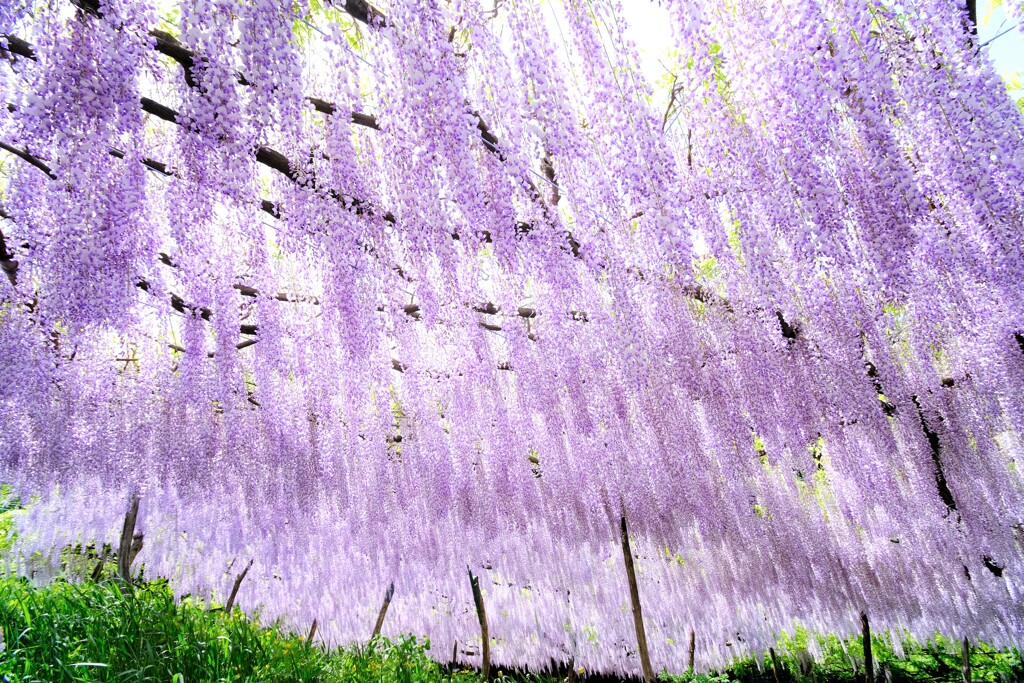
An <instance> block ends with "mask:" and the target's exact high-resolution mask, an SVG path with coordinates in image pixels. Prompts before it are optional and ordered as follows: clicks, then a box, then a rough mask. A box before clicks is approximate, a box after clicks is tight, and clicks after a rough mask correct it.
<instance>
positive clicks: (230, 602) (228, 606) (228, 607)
mask: <svg viewBox="0 0 1024 683" xmlns="http://www.w3.org/2000/svg"><path fill="white" fill-rule="evenodd" d="M252 562H253V561H252V560H249V564H247V565H245V569H243V570H242V572H241V573H240V574H239V575H238V576H236V577H235V585H234V586H232V587H231V595H229V596H228V601H227V602H226V603H224V611H225V612H227V613H228V614H231V608H232V607H234V606H235V598H236V597H237V596H238V587H239V586H241V585H242V579H244V578H245V575H246V574H248V573H249V567H251V566H252Z"/></svg>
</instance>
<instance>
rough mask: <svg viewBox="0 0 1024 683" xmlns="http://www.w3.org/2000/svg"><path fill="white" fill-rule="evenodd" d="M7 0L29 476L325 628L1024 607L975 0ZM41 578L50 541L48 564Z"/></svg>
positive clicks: (580, 637) (1021, 303) (1021, 275)
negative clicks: (654, 59) (135, 521)
mask: <svg viewBox="0 0 1024 683" xmlns="http://www.w3.org/2000/svg"><path fill="white" fill-rule="evenodd" d="M639 1H641V0H629V2H625V3H620V2H618V1H617V0H559V1H557V2H552V1H551V0H504V1H501V0H499V1H498V2H494V3H492V2H491V1H490V0H485V1H484V2H483V4H482V5H478V4H477V3H475V2H473V0H446V1H444V2H440V1H438V0H390V2H388V3H387V4H386V5H384V4H382V5H381V6H380V7H377V6H372V5H368V4H366V3H365V2H363V1H362V0H347V1H345V2H343V1H342V0H310V1H309V3H308V4H306V3H305V2H297V3H285V2H276V1H275V0H194V1H190V2H181V3H178V4H173V5H172V4H170V3H154V2H152V0H140V1H133V0H100V2H95V1H89V0H75V1H74V2H72V1H71V0H48V1H46V2H41V3H34V4H30V3H28V2H25V1H23V0H3V2H2V5H0V7H2V9H0V22H2V25H0V35H5V36H6V37H5V38H2V39H0V46H2V48H3V52H2V55H3V56H4V58H5V61H6V64H5V65H4V66H3V75H2V76H0V78H2V81H0V84H2V85H0V88H2V90H3V93H4V97H5V102H6V110H5V113H4V117H3V120H2V121H3V122H2V125H0V142H2V143H3V149H4V150H6V152H7V155H6V158H5V160H4V161H3V183H2V191H3V194H2V198H3V209H2V210H3V214H2V215H3V219H4V220H3V221H2V230H3V238H4V241H3V242H2V243H0V265H2V266H3V270H4V272H5V273H6V274H7V279H6V281H4V282H3V283H0V297H2V304H0V376H2V378H3V381H2V382H0V480H3V481H7V482H13V483H14V485H15V487H16V489H17V490H18V491H19V492H20V493H21V494H22V495H23V496H24V497H26V498H27V497H29V496H35V500H36V501H37V502H36V503H35V504H34V505H32V506H31V507H30V509H29V511H28V512H27V513H26V515H25V516H24V517H23V518H22V520H21V523H20V525H21V533H20V536H19V540H20V543H21V548H22V551H23V552H24V557H26V558H29V559H27V560H26V562H28V561H30V558H31V553H32V552H34V551H42V552H43V553H44V554H45V555H48V554H51V553H56V552H58V551H60V549H61V548H64V547H67V546H68V545H69V544H81V543H92V542H93V541H94V540H96V541H98V542H100V543H103V542H108V543H115V544H116V540H117V533H118V531H119V529H120V526H121V519H122V517H123V516H124V514H125V509H126V506H127V501H128V500H129V497H130V496H131V495H132V494H137V495H138V496H139V497H140V498H141V507H140V513H139V529H140V530H141V531H142V532H143V533H144V536H145V545H144V548H143V550H142V552H141V554H140V555H139V559H138V563H139V564H142V565H144V567H145V572H146V574H147V575H162V576H167V577H169V578H170V579H171V580H172V583H173V585H174V586H175V588H176V590H178V591H179V592H181V593H194V594H199V595H210V594H211V592H212V594H213V596H214V597H216V598H217V599H220V600H223V598H224V595H225V594H226V593H227V591H228V590H229V589H230V586H231V583H232V580H233V578H234V575H235V574H236V573H237V571H238V567H239V566H242V565H244V564H246V563H248V562H249V561H250V560H252V561H253V564H252V567H251V571H250V572H249V575H248V578H247V579H246V583H245V585H244V586H243V587H242V589H241V592H240V595H239V603H240V604H243V606H248V607H255V606H257V605H258V606H261V608H262V614H263V615H264V616H266V617H269V618H273V617H278V616H280V617H281V618H283V619H284V620H286V621H287V622H288V623H291V624H294V625H295V626H296V627H297V628H303V627H304V625H308V624H309V623H310V622H311V621H312V620H313V619H314V618H315V619H317V620H318V623H319V625H320V630H319V634H320V636H321V637H323V638H324V639H326V640H328V641H331V642H339V641H348V640H353V639H364V638H366V637H367V636H368V635H369V631H370V628H371V626H372V624H373V619H374V616H375V614H376V610H377V608H378V606H379V604H380V600H381V598H382V597H383V594H384V591H385V589H386V587H387V586H388V585H389V584H390V583H391V582H394V585H395V596H394V603H393V606H392V608H391V612H389V614H388V620H387V622H386V623H385V626H384V631H385V633H397V632H400V631H413V632H417V633H424V634H428V635H429V636H430V637H431V639H432V642H433V644H434V651H435V653H436V654H437V656H438V657H441V658H447V657H448V656H449V655H448V654H447V653H451V652H452V650H453V646H455V643H456V642H457V643H458V644H459V645H458V647H456V656H457V657H459V658H460V659H465V660H466V661H479V660H478V659H476V660H474V657H476V656H477V655H476V654H475V653H477V652H478V649H479V645H480V636H479V632H478V630H477V629H476V627H475V616H474V613H473V607H472V604H473V603H472V597H471V594H470V588H469V582H468V581H467V579H466V568H467V567H469V568H470V569H471V570H472V571H473V572H475V573H477V574H479V575H480V576H481V577H482V584H483V589H484V594H485V596H486V599H487V609H488V613H489V614H490V620H491V635H492V636H493V637H494V638H495V644H494V657H495V659H496V660H497V661H499V662H506V663H516V664H522V665H529V666H540V665H543V664H545V663H547V662H548V661H549V660H551V659H554V660H556V661H568V660H570V659H572V660H574V661H575V662H576V663H578V664H579V665H582V666H585V667H587V668H588V669H603V670H609V671H623V672H626V671H628V672H632V671H635V669H636V666H637V665H636V662H635V657H636V653H635V651H634V650H635V640H634V636H633V632H632V622H631V620H630V616H629V609H628V605H629V597H628V590H627V587H626V582H625V575H624V570H623V559H622V554H621V552H620V551H619V536H618V528H619V521H620V518H621V517H622V516H625V517H626V518H627V519H628V521H629V528H630V532H631V534H632V537H633V539H634V540H633V549H634V551H635V554H636V556H637V560H636V561H637V568H638V574H639V585H640V594H641V598H642V599H643V602H644V609H645V619H646V621H647V625H648V634H649V640H650V644H651V653H652V658H653V660H654V665H655V668H657V669H660V668H662V667H666V666H667V667H669V668H670V669H674V670H678V669H681V668H683V667H684V666H685V663H686V654H687V653H686V649H687V647H686V643H685V641H686V634H687V633H688V632H689V630H690V629H694V631H695V632H696V634H697V641H696V642H697V662H698V665H699V666H701V667H705V666H710V665H713V664H717V663H719V662H722V661H724V660H727V659H730V658H732V657H733V656H736V655H739V654H743V653H745V652H749V651H753V652H761V651H763V649H764V648H766V647H767V645H768V644H770V643H772V642H774V634H776V633H778V631H779V630H781V629H784V628H792V626H793V625H794V624H795V623H797V622H799V623H802V624H805V625H807V626H809V627H811V628H813V629H819V630H836V631H841V632H843V631H849V630H851V629H853V628H855V627H856V623H857V619H858V618H859V614H860V613H861V612H862V611H866V612H867V613H869V614H871V617H872V623H873V624H874V625H876V627H878V628H894V629H895V628H905V629H908V630H909V631H910V632H911V633H913V634H915V635H918V636H927V635H928V634H930V633H932V632H934V630H935V629H939V630H942V631H943V632H945V633H949V634H950V635H969V636H971V637H981V638H985V639H988V640H989V641H990V642H994V643H996V644H1014V643H1015V644H1018V645H1020V644H1021V640H1020V637H1021V634H1022V633H1024V607H1022V605H1024V599H1022V591H1024V553H1022V550H1021V548H1022V546H1024V473H1022V467H1024V463H1022V453H1024V450H1022V438H1024V398H1022V397H1024V287H1022V286H1021V282H1022V281H1024V260H1022V256H1024V253H1022V252H1024V229H1022V227H1024V226H1022V221H1024V194H1022V193H1024V141H1022V140H1024V118H1022V117H1021V115H1020V113H1019V111H1018V110H1017V109H1016V108H1015V106H1014V105H1013V103H1012V102H1011V101H1010V100H1009V98H1008V97H1007V95H1006V92H1005V90H1004V88H1003V85H1002V82H1001V80H1000V78H999V77H998V76H997V75H996V74H995V73H994V71H993V70H992V67H991V65H990V63H989V62H988V58H987V54H986V52H985V51H984V50H979V49H978V48H977V46H976V45H975V43H974V41H973V39H972V34H971V31H970V24H969V21H968V16H967V12H966V10H965V9H964V8H963V7H961V6H960V5H958V3H957V2H956V0H906V1H904V2H902V3H899V4H896V3H892V2H890V1H889V0H877V1H876V0H870V1H869V0H813V1H812V2H807V1H805V0H685V1H684V0H665V2H663V3H662V4H663V6H664V7H663V9H664V13H665V14H664V15H665V18H666V21H668V20H670V21H671V23H672V28H673V36H674V38H673V40H674V46H675V47H674V49H673V50H672V51H671V55H670V60H669V61H668V62H666V63H665V64H664V68H665V73H666V74H667V75H666V77H665V81H664V82H659V83H651V82H648V81H647V80H646V79H645V77H644V75H643V73H642V72H641V70H640V68H639V57H638V51H637V46H636V45H634V44H633V43H632V42H631V41H630V37H629V36H630V33H629V32H628V31H627V30H626V25H627V17H628V16H629V9H630V5H631V4H632V3H633V2H639ZM26 566H27V565H26Z"/></svg>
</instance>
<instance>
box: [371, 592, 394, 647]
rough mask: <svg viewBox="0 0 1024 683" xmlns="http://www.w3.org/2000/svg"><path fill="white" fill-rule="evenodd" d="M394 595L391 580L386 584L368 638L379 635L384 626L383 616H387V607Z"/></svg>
mask: <svg viewBox="0 0 1024 683" xmlns="http://www.w3.org/2000/svg"><path fill="white" fill-rule="evenodd" d="M394 596H395V582H394V581H392V582H391V585H390V586H388V589H387V591H386V592H385V593H384V603H383V604H382V605H381V606H380V612H378V613H377V623H376V624H374V625H373V635H371V636H370V640H373V639H374V638H376V637H377V636H379V635H380V629H381V627H382V626H384V617H385V616H387V613H388V607H389V606H390V605H391V598H393V597H394Z"/></svg>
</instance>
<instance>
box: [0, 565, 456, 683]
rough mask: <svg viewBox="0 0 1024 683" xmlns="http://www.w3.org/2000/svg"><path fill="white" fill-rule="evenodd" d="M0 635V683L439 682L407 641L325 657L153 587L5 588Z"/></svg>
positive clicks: (0, 591)
mask: <svg viewBox="0 0 1024 683" xmlns="http://www.w3.org/2000/svg"><path fill="white" fill-rule="evenodd" d="M0 627H2V628H3V634H4V637H5V641H6V642H5V651H4V652H3V654H2V655H0V678H2V680H4V681H7V682H9V683H29V682H32V681H40V682H43V681H45V682H47V683H63V682H65V681H66V682H71V681H76V682H78V681H83V682H84V681H139V682H142V681H153V682H156V681H160V682H161V683H164V682H167V681H175V682H180V683H191V682H194V681H203V682H206V681H210V682H212V681H216V682H218V683H220V682H223V683H234V682H236V681H247V682H250V683H272V682H275V683H276V682H280V683H285V682H288V683H299V682H309V683H314V682H322V683H329V682H331V681H352V682H354V683H371V682H372V683H421V682H426V681H439V680H441V674H440V671H439V668H438V665H437V664H436V663H434V662H432V661H431V660H430V659H429V658H428V657H427V654H426V648H427V647H428V645H427V644H425V643H423V642H421V641H418V640H416V639H415V638H411V637H408V638H401V639H399V640H398V641H396V642H394V643H392V642H390V641H388V640H387V639H385V638H377V639H375V640H374V641H373V642H372V643H370V644H369V645H368V646H366V647H364V648H357V649H346V650H337V651H334V652H331V653H326V652H324V651H323V650H321V649H320V648H318V647H314V646H310V644H309V643H307V642H305V640H304V638H303V637H302V636H299V635H296V634H292V633H287V632H285V631H284V630H283V629H281V628H280V627H279V626H278V625H272V626H270V627H262V626H260V625H258V624H257V623H256V622H255V621H251V620H249V619H248V618H246V616H245V615H244V614H243V613H242V612H241V611H239V610H235V611H234V612H233V613H232V614H230V615H228V614H225V613H224V612H223V611H214V612H208V611H206V610H205V609H204V608H203V606H202V605H201V604H199V603H197V602H196V601H191V600H183V601H180V602H179V601H175V599H174V595H173V593H172V592H171V590H170V588H169V587H168V586H167V584H166V583H165V582H163V581H155V582H150V583H146V584H143V585H141V586H138V587H137V588H136V589H135V590H134V591H132V592H131V593H127V592H122V591H121V590H120V589H119V588H118V584H117V583H115V582H111V583H106V584H96V583H91V582H87V583H83V584H79V585H75V584H71V583H67V582H64V581H58V582H56V583H54V584H52V585H51V586H48V587H47V588H43V589H37V588H33V587H32V586H31V585H29V584H28V583H27V582H24V581H21V580H5V581H2V582H0Z"/></svg>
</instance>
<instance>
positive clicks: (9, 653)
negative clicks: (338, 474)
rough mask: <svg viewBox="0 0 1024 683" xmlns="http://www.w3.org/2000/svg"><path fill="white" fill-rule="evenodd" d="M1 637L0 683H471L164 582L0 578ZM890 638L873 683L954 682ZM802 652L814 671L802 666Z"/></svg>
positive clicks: (818, 669)
mask: <svg viewBox="0 0 1024 683" xmlns="http://www.w3.org/2000/svg"><path fill="white" fill-rule="evenodd" d="M0 627H2V629H3V636H4V639H3V640H0V680H2V681H3V682H4V683H35V682H40V683H44V682H45V683H71V682H72V681H74V682H82V683H85V682H90V683H91V682H101V681H102V682H113V681H133V682H139V683H141V682H146V681H153V682H154V683H155V682H157V681H159V682H161V683H164V682H168V681H169V682H171V683H199V682H202V683H207V682H210V683H212V682H216V683H235V682H237V681H242V682H246V683H286V682H287V683H334V682H339V683H340V682H342V681H344V682H345V683H479V674H478V672H476V671H474V670H471V669H453V668H451V667H447V666H441V665H439V664H438V663H437V662H435V661H433V660H432V659H431V658H430V657H429V651H430V641H429V640H419V639H417V638H415V637H412V636H403V637H401V638H399V639H397V640H395V641H390V640H388V639H386V638H383V637H380V636H378V637H376V638H374V639H373V640H372V641H370V642H369V643H368V644H366V645H363V646H354V647H348V648H343V649H339V650H332V651H329V652H328V651H325V650H323V649H321V648H320V647H317V646H312V645H310V644H309V643H307V642H306V641H305V639H304V638H303V637H302V636H300V635H296V634H294V633H290V632H287V631H285V630H284V629H283V628H281V626H280V625H279V624H272V625H270V626H269V627H267V626H260V625H259V624H258V622H257V621H255V620H250V619H249V618H247V617H246V616H245V614H244V613H243V612H242V611H241V610H237V609H236V610H234V612H233V613H232V614H226V613H224V612H223V611H222V610H214V611H208V610H207V609H206V606H205V605H204V604H202V602H201V601H198V600H194V599H184V600H180V601H176V600H175V599H174V595H173V593H172V592H171V590H170V588H169V587H168V585H167V583H166V582H164V581H152V582H149V583H145V584H142V585H140V586H137V587H136V588H135V589H134V590H133V591H131V592H126V591H122V590H121V589H120V588H119V587H118V584H117V583H116V582H113V581H111V582H107V583H93V582H84V583H80V584H74V583H68V582H67V581H57V582H56V583H54V584H52V585H50V586H48V587H46V588H34V587H33V586H31V585H30V584H29V583H28V582H26V581H24V580H20V579H0ZM586 635H587V639H588V640H590V635H591V634H589V633H586ZM594 635H595V640H596V634H594ZM892 638H893V636H892V634H888V633H886V634H882V635H877V636H875V637H874V638H872V649H873V652H874V657H875V670H876V673H877V675H878V677H879V680H880V681H881V680H884V681H886V683H945V682H948V683H960V681H961V668H960V667H961V661H960V644H959V643H958V642H955V641H951V640H948V639H945V638H942V637H940V636H936V637H935V639H934V640H932V641H930V642H928V643H925V644H923V645H918V644H914V643H911V642H909V641H905V642H904V643H903V652H902V653H901V654H899V655H898V654H897V650H896V649H895V648H894V647H893V641H892ZM812 648H813V649H815V650H816V651H817V652H818V653H819V656H818V659H817V660H814V659H812V658H811V656H810V655H809V650H810V649H812ZM862 652H863V645H862V643H861V640H860V639H859V638H851V639H849V640H846V641H843V640H840V639H839V638H837V637H835V636H828V637H822V636H817V637H816V636H813V635H811V634H809V633H808V632H807V631H805V630H803V629H797V630H796V632H794V633H793V634H792V635H790V634H785V633H784V634H782V636H781V637H780V639H779V640H778V642H777V643H776V645H775V656H776V661H777V662H778V666H779V681H780V682H781V683H859V681H862V680H863V675H864V674H863V656H862V654H861V653H862ZM442 658H443V659H447V657H444V656H443V657H442ZM971 666H972V670H973V681H975V683H1013V682H1018V681H1024V663H1022V660H1021V654H1020V652H1018V651H1017V650H1006V651H999V650H995V649H994V648H992V647H989V646H987V645H984V644H975V645H974V646H973V648H972V654H971ZM494 678H495V680H494V683H562V681H563V678H562V677H561V676H557V675H552V674H530V673H526V672H519V671H513V672H505V671H501V670H499V671H497V672H496V675H495V677H494ZM660 678H661V680H662V681H665V683H731V682H733V681H735V682H737V683H775V678H774V674H773V671H772V660H771V658H770V657H765V659H764V661H763V662H762V663H759V662H757V661H756V660H755V659H754V658H753V657H747V658H745V659H740V660H738V661H736V662H734V663H733V664H732V665H731V666H730V667H729V669H727V670H726V671H722V672H718V671H713V672H704V673H695V672H686V673H683V674H681V675H671V674H669V673H668V672H663V673H662V674H661V676H660ZM580 680H581V681H585V679H583V678H581V679H580Z"/></svg>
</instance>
